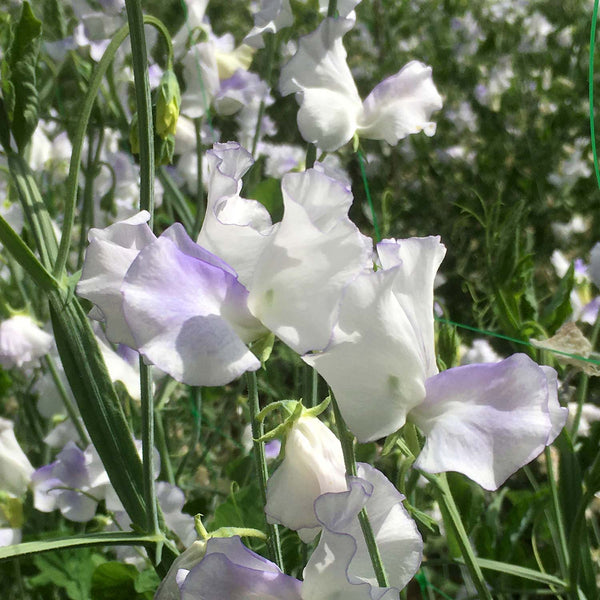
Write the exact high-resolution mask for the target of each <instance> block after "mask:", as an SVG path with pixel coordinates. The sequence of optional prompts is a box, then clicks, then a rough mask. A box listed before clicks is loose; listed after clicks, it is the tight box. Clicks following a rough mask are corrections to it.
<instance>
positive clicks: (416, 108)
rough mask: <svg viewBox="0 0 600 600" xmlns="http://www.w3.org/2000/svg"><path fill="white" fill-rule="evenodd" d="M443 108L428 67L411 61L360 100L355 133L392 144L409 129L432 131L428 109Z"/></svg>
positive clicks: (404, 135) (414, 131)
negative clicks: (360, 106)
mask: <svg viewBox="0 0 600 600" xmlns="http://www.w3.org/2000/svg"><path fill="white" fill-rule="evenodd" d="M441 108H442V98H441V96H440V95H439V93H438V91H437V89H436V87H435V85H434V83H433V79H432V76H431V67H428V66H426V65H424V64H423V63H420V62H418V61H411V62H409V63H408V64H407V65H405V66H404V67H403V68H402V69H401V70H400V71H399V72H398V73H396V75H392V76H391V77H388V78H387V79H384V80H383V81H382V82H381V83H379V84H378V85H377V86H375V88H374V89H373V91H372V92H371V93H370V94H369V96H367V98H366V100H365V101H364V103H363V113H362V115H361V117H360V119H359V122H358V128H357V130H358V134H359V135H361V136H363V137H366V138H370V139H375V140H385V141H386V142H387V143H388V144H391V145H395V144H397V143H398V141H399V140H401V139H402V138H405V137H406V136H407V135H410V134H411V133H419V132H420V131H424V132H425V133H426V134H427V135H433V134H434V133H435V123H432V122H431V121H430V120H429V118H430V116H431V113H432V112H434V111H436V110H440V109H441Z"/></svg>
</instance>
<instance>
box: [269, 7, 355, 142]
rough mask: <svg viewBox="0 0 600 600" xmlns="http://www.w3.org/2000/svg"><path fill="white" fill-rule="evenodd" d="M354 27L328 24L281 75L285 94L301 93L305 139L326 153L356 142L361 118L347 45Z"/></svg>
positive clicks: (310, 37) (326, 21) (304, 39)
mask: <svg viewBox="0 0 600 600" xmlns="http://www.w3.org/2000/svg"><path fill="white" fill-rule="evenodd" d="M353 24H354V23H353V21H351V20H349V19H332V18H328V19H324V20H323V22H322V23H321V24H320V25H319V27H318V28H317V30H316V31H314V32H313V33H310V34H309V35H306V36H304V37H302V38H300V42H299V45H298V51H297V52H296V54H295V55H294V56H293V57H292V59H291V60H290V61H289V62H288V63H287V65H285V67H283V69H282V70H281V79H280V81H279V90H280V92H281V94H282V95H283V96H286V95H288V94H292V93H296V99H297V100H298V103H299V104H300V109H299V111H298V127H299V129H300V133H301V134H302V137H303V138H304V139H305V140H306V141H308V142H311V143H314V144H316V145H317V146H318V147H319V148H321V149H322V150H325V151H333V150H337V149H338V148H339V147H340V146H343V145H344V144H345V143H346V142H348V141H349V140H350V139H351V138H352V136H353V135H354V132H355V130H356V127H357V122H358V119H359V117H360V114H361V112H362V104H361V101H360V97H359V95H358V91H357V90H356V85H355V84H354V79H353V78H352V74H351V73H350V69H349V68H348V65H347V64H346V50H345V49H344V46H343V44H342V37H343V36H344V34H345V33H346V32H347V31H348V30H349V29H350V28H351V27H352V26H353Z"/></svg>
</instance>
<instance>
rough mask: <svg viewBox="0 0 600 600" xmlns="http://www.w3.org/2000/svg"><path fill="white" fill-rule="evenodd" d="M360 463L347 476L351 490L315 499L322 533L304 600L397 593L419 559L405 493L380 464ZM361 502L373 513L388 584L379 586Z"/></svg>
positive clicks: (369, 599) (369, 598)
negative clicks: (360, 518)
mask: <svg viewBox="0 0 600 600" xmlns="http://www.w3.org/2000/svg"><path fill="white" fill-rule="evenodd" d="M357 467H358V477H350V478H348V483H349V489H348V491H346V492H341V493H337V494H323V495H322V496H321V497H319V498H318V499H317V501H316V502H315V511H316V514H317V516H318V519H319V521H320V523H321V525H322V526H323V532H322V534H321V539H320V540H319V544H318V546H317V548H316V549H315V551H314V553H313V555H312V556H311V558H310V560H309V561H308V564H307V565H306V568H305V569H304V583H303V585H302V598H303V600H326V599H329V598H332V597H343V598H345V599H350V600H363V599H364V600H380V599H385V600H391V599H393V598H398V597H399V591H400V590H401V589H402V588H404V587H405V586H406V584H407V583H408V582H409V581H410V579H411V578H412V577H413V576H414V574H415V573H416V571H417V569H418V568H419V565H420V564H421V558H422V552H423V541H422V539H421V536H420V534H419V532H418V530H417V526H416V524H415V522H414V521H413V520H412V519H411V518H410V517H409V515H408V513H407V512H406V509H405V508H404V507H403V506H402V500H403V499H404V497H403V496H402V495H401V494H400V493H399V492H398V490H396V488H395V487H394V486H393V485H392V484H391V483H390V482H389V481H388V480H387V478H386V477H385V476H384V475H383V474H382V473H381V472H380V471H378V470H377V469H375V468H373V467H371V466H370V465H367V464H362V463H359V464H358V465H357ZM363 507H365V508H366V511H367V514H368V516H369V521H370V523H371V526H372V528H373V533H374V535H375V541H376V542H377V546H378V548H379V551H380V554H381V556H382V560H383V564H384V568H385V569H386V572H387V574H388V579H389V583H390V586H391V587H390V588H380V587H378V586H377V580H376V577H375V572H374V571H373V566H372V563H371V559H370V556H369V553H368V550H367V546H366V543H365V541H364V536H363V533H362V529H361V526H360V523H359V521H358V517H357V515H358V513H359V512H360V510H361V509H362V508H363ZM336 592H337V594H336ZM342 592H343V593H342Z"/></svg>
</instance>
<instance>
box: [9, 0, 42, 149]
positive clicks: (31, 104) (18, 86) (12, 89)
mask: <svg viewBox="0 0 600 600" xmlns="http://www.w3.org/2000/svg"><path fill="white" fill-rule="evenodd" d="M41 39H42V22H41V21H40V20H39V19H37V18H36V16H35V15H34V14H33V11H32V10H31V6H30V4H29V2H24V3H23V9H22V11H21V18H20V19H19V22H18V23H17V26H16V28H15V30H14V34H13V40H12V43H11V46H10V49H9V51H8V54H7V57H6V58H5V64H3V67H2V81H3V83H2V93H3V94H4V98H5V100H6V102H7V110H8V113H9V117H10V119H11V128H12V132H13V135H14V137H15V140H16V142H17V146H18V148H19V151H20V152H23V150H24V148H25V146H26V145H27V142H29V139H30V138H31V136H32V134H33V132H34V131H35V128H36V127H37V122H38V92H37V87H36V72H35V71H36V65H37V58H38V53H39V50H40V41H41ZM5 65H6V66H5ZM7 75H8V79H5V78H6V76H7Z"/></svg>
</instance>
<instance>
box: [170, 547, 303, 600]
mask: <svg viewBox="0 0 600 600" xmlns="http://www.w3.org/2000/svg"><path fill="white" fill-rule="evenodd" d="M178 580H179V581H180V584H179V585H180V591H181V600H198V598H202V599H203V600H224V599H225V598H226V599H227V600H248V599H249V598H260V599H261V600H302V598H301V596H300V585H301V584H300V582H299V581H298V580H297V579H294V578H293V577H290V576H289V575H285V574H284V573H282V572H281V571H280V570H279V569H278V568H277V566H276V565H274V564H273V563H272V562H270V561H268V560H266V559H265V558H262V557H261V556H259V555H258V554H255V553H254V552H252V551H251V550H249V549H248V548H246V547H245V546H244V545H243V544H242V542H241V540H240V538H239V537H237V536H236V537H231V538H211V539H209V540H208V542H207V543H206V555H205V556H204V558H203V559H202V560H201V561H200V562H199V563H198V564H197V565H196V566H194V567H193V568H192V569H191V570H190V571H189V572H188V573H186V572H185V571H181V570H180V571H179V573H178Z"/></svg>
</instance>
